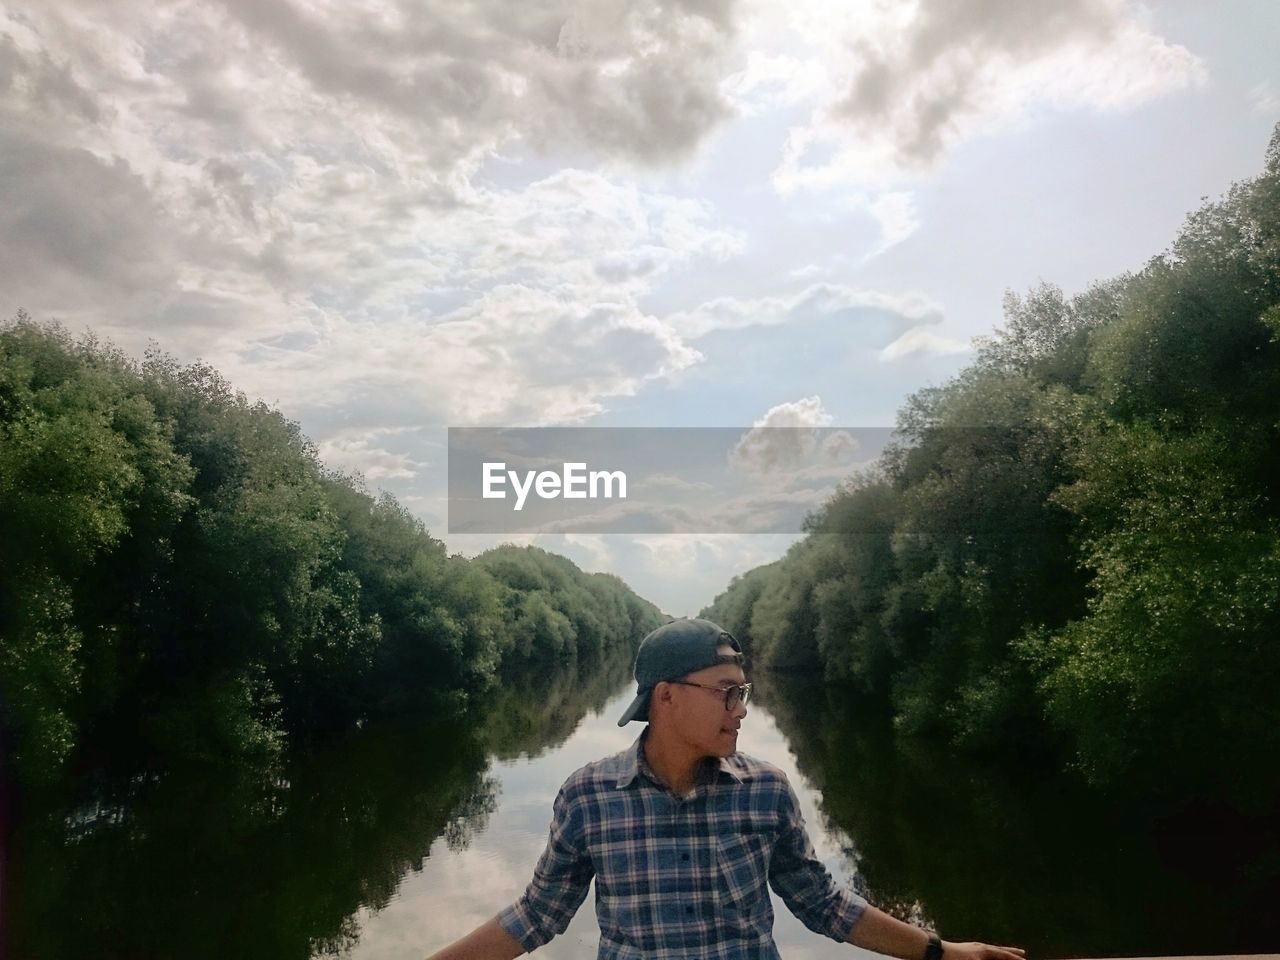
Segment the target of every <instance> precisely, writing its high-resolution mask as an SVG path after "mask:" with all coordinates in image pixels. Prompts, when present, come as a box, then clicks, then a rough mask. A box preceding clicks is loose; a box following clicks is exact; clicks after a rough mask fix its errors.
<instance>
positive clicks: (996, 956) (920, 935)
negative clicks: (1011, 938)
mask: <svg viewBox="0 0 1280 960" xmlns="http://www.w3.org/2000/svg"><path fill="white" fill-rule="evenodd" d="M848 940H849V942H850V943H852V944H853V945H854V946H856V947H862V948H863V949H864V950H871V951H873V952H875V953H883V954H884V955H885V956H888V957H899V958H901V960H922V958H923V957H924V948H925V947H926V946H927V945H928V943H929V934H928V933H926V932H925V931H924V930H921V929H920V928H919V927H914V926H912V925H911V924H909V923H903V922H902V921H901V920H899V919H898V918H897V917H893V916H890V915H889V914H887V913H885V912H884V911H883V910H878V909H876V908H875V907H872V906H868V907H867V908H866V909H865V910H864V911H863V912H862V916H861V918H859V920H858V922H857V923H856V924H854V927H853V929H852V930H851V931H849V937H848ZM1026 956H1027V952H1026V951H1025V950H1023V949H1022V948H1021V947H993V946H991V944H989V943H951V942H950V941H947V940H943V941H942V960H1026Z"/></svg>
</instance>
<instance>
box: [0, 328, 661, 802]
mask: <svg viewBox="0 0 1280 960" xmlns="http://www.w3.org/2000/svg"><path fill="white" fill-rule="evenodd" d="M0 531H2V532H3V533H2V535H0V739H2V740H3V743H0V747H3V748H4V750H5V751H6V752H7V753H8V754H9V755H10V756H11V757H12V759H13V761H14V762H15V763H16V765H17V768H18V770H19V772H20V774H21V775H22V776H23V778H24V779H26V780H28V781H35V780H40V779H45V778H48V777H50V776H53V775H55V774H56V773H57V772H58V771H59V770H60V769H63V768H64V767H65V764H66V762H67V761H68V759H69V758H71V757H72V756H73V755H74V753H75V751H76V750H77V748H79V749H80V750H81V751H82V753H83V754H84V755H85V756H91V755H92V756H96V755H99V754H106V755H112V754H113V753H115V752H117V751H119V750H123V749H133V750H136V751H137V752H138V753H139V755H146V756H151V757H153V758H154V757H159V758H162V759H163V758H169V759H173V758H177V757H182V758H195V759H201V758H203V759H207V760H216V759H221V758H237V757H239V758H247V757H254V756H258V757H263V756H273V755H278V754H279V752H280V750H281V749H282V747H283V745H284V744H285V743H286V742H287V740H288V739H289V738H290V737H297V736H301V735H307V734H311V733H314V732H319V731H336V730H342V729H346V728H350V727H353V726H357V725H360V724H363V723H364V722H366V721H371V720H377V719H386V718H391V717H400V716H404V715H406V714H415V713H430V714H431V715H433V716H436V715H439V714H440V713H441V712H442V711H444V712H455V711H457V710H459V709H460V708H462V707H463V706H464V705H465V704H466V703H467V702H468V701H469V700H470V699H473V698H474V696H475V695H476V694H478V693H481V692H483V691H485V690H486V689H488V688H490V687H492V686H493V685H494V683H495V681H496V679H497V678H498V677H499V675H500V673H501V671H503V670H504V669H507V670H514V669H521V668H522V665H527V664H528V663H530V662H534V661H536V662H545V661H553V662H567V661H573V660H577V659H579V658H595V657H600V656H602V655H603V654H605V653H606V652H608V651H610V650H616V649H617V648H619V647H620V646H621V647H625V648H626V650H627V651H630V650H632V649H633V648H634V645H635V644H636V643H638V641H639V639H640V637H641V636H643V635H644V634H645V633H646V632H647V631H648V630H650V629H652V628H653V627H654V626H656V625H657V624H658V623H660V622H661V619H662V618H661V616H660V613H659V611H658V610H657V609H656V608H655V607H654V606H653V605H652V604H650V603H648V602H647V601H644V600H642V599H641V598H639V597H637V596H636V595H635V594H634V593H632V592H631V591H630V590H629V589H628V588H627V587H626V585H625V584H623V583H622V581H620V580H619V579H618V578H616V577H613V576H610V575H603V574H592V575H588V574H585V573H583V572H582V571H581V570H579V569H578V568H577V567H576V566H574V565H573V564H572V563H571V562H569V561H568V560H566V559H564V558H562V557H558V556H554V555H551V554H548V553H546V552H545V551H542V550H538V549H536V548H532V547H530V548H516V547H511V546H504V547H500V548H498V549H495V550H491V551H489V552H487V553H485V554H482V555H481V556H479V557H477V558H475V559H474V560H468V559H466V558H463V557H461V556H458V555H454V556H449V555H448V554H447V552H446V550H445V547H444V544H443V543H442V542H441V541H439V540H437V539H435V538H433V537H431V536H430V535H429V533H428V532H427V530H426V529H425V528H424V526H423V524H422V523H421V521H419V520H417V519H416V518H415V517H413V516H412V515H411V514H410V513H409V512H408V511H407V510H406V509H405V508H404V507H403V506H401V505H400V504H399V503H397V502H396V501H395V499H393V498H392V497H390V496H389V495H385V494H384V495H382V496H377V497H375V496H373V495H372V494H370V493H369V492H368V491H367V490H366V489H365V488H364V486H363V483H362V482H361V481H360V480H359V478H355V477H350V476H346V475H343V474H340V473H336V472H333V471H331V470H327V469H325V468H324V466H323V465H322V464H321V463H320V461H319V459H318V458H317V454H316V449H315V447H314V446H313V445H312V443H311V442H310V441H309V440H307V439H306V437H304V436H303V435H302V434H301V432H300V431H299V428H298V425H297V424H295V423H292V422H290V421H289V420H287V419H285V418H284V417H283V416H282V415H281V414H280V413H279V412H278V411H276V410H274V409H271V408H270V407H268V406H266V405H265V404H263V403H260V402H258V403H255V402H250V401H249V400H248V399H247V398H246V397H245V396H244V395H243V394H242V393H238V392H236V391H235V390H233V389H232V387H231V385H230V384H228V383H227V382H226V381H225V380H224V379H223V378H222V377H221V376H219V375H218V374H217V373H216V372H215V371H214V370H212V369H211V368H209V367H208V366H205V365H202V364H195V365H182V364H179V363H178V362H176V361H175V360H174V359H173V358H172V357H169V356H167V355H164V354H161V353H159V352H155V351H152V352H149V353H148V354H147V356H146V357H145V359H144V360H143V361H141V362H137V361H134V360H133V359H131V358H129V357H128V356H126V355H124V354H123V353H121V352H120V351H118V350H116V349H114V348H112V347H109V346H107V345H104V344H102V343H100V342H97V341H96V340H94V339H93V338H85V339H74V338H72V337H71V336H69V335H68V334H67V333H66V332H65V331H64V330H62V329H61V328H59V327H57V326H53V325H42V324H38V323H36V322H34V321H32V320H31V319H30V318H29V317H27V316H26V315H24V314H19V316H18V317H17V318H15V319H14V320H12V321H7V322H4V323H3V324H0Z"/></svg>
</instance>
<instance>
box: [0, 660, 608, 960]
mask: <svg viewBox="0 0 1280 960" xmlns="http://www.w3.org/2000/svg"><path fill="white" fill-rule="evenodd" d="M630 666H631V664H630V658H629V654H628V655H623V656H615V657H613V658H610V659H607V660H601V659H587V658H584V660H583V661H582V662H581V663H579V664H576V665H573V666H570V667H567V668H562V669H560V670H545V669H543V670H538V669H529V670H527V671H525V672H524V673H522V674H521V675H519V676H517V677H512V678H510V679H509V680H508V681H507V682H506V683H505V684H504V686H503V687H502V689H501V690H500V691H499V692H498V693H497V694H495V695H494V696H493V698H492V699H491V701H490V702H487V703H485V704H482V705H480V707H479V709H478V710H477V711H476V716H473V717H472V718H471V720H470V722H469V723H466V724H461V723H460V724H456V725H451V726H448V727H445V726H433V727H424V728H419V729H406V728H380V729H366V730H364V731H362V732H360V733H358V734H355V735H353V736H352V737H350V738H349V739H348V740H346V741H345V742H343V743H341V744H339V745H337V746H333V747H330V748H328V749H325V750H315V751H312V752H310V753H307V754H302V755H296V756H294V757H292V758H289V759H288V760H287V761H286V762H285V763H284V764H283V765H281V766H279V767H265V766H264V767H258V768H246V767H229V766H228V767H223V768H218V769H210V768H208V767H202V768H200V769H187V770H175V771H172V772H170V773H169V774H167V775H166V776H163V777H154V776H148V775H142V776H134V777H132V778H123V777H122V778H119V779H115V780H111V779H104V780H102V781H100V782H98V783H96V784H94V785H91V786H90V785H82V787H81V789H80V791H79V794H78V796H76V797H72V796H61V797H55V796H53V795H52V794H49V793H46V794H44V795H42V796H40V797H38V798H37V797H35V796H34V795H32V796H30V797H28V798H26V800H25V802H24V803H25V809H27V810H29V811H35V810H41V811H45V812H44V813H42V814H39V815H37V814H34V813H29V814H28V815H27V816H25V818H24V820H23V822H22V825H21V827H20V828H19V830H18V831H17V833H16V834H15V836H14V845H13V848H12V858H11V861H10V864H9V868H10V873H9V875H10V876H12V877H15V878H16V877H21V883H17V884H14V885H13V889H12V895H11V899H10V901H9V904H8V905H9V907H10V908H11V909H10V917H11V918H12V920H11V944H10V945H11V948H12V949H13V953H14V955H15V956H31V957H41V958H49V960H56V958H60V957H81V956H91V955H94V956H101V957H105V958H110V957H129V958H131V960H132V958H141V957H153V956H166V957H167V956H183V957H205V956H208V957H215V956H216V957H220V958H221V957H225V956H236V957H246V958H253V957H263V958H266V957H271V958H290V957H297V958H305V957H310V956H314V955H330V956H333V955H341V954H343V953H348V952H350V950H351V949H352V947H353V946H354V945H355V944H356V943H357V942H358V940H359V937H360V928H359V924H358V922H357V920H356V915H357V913H358V911H359V910H360V909H361V908H365V909H368V910H370V911H373V912H377V911H379V910H381V909H382V908H384V907H385V906H386V905H387V904H388V903H389V902H390V901H391V899H392V897H393V896H394V895H395V892H396V890H397V889H398V888H399V886H400V884H401V883H402V882H403V880H404V878H405V876H406V875H408V874H410V873H418V872H420V871H421V870H422V869H423V864H424V861H425V860H426V858H427V857H428V856H429V853H430V850H431V847H432V844H433V843H434V842H435V841H436V840H437V839H440V840H442V841H443V843H444V844H445V846H446V847H447V848H448V849H449V850H451V851H455V852H456V851H460V850H462V849H464V848H465V847H466V846H467V845H468V844H469V843H470V842H471V840H472V838H473V837H474V836H476V835H477V834H478V833H480V832H482V831H483V830H484V829H485V828H486V826H487V824H488V818H489V816H490V815H491V814H492V813H493V811H494V810H495V809H496V807H497V802H498V781H497V779H496V778H495V777H493V776H491V775H489V774H488V773H487V766H488V755H489V754H493V755H496V756H498V757H500V758H507V757H513V756H519V755H526V756H537V755H539V754H541V753H542V752H544V751H545V750H546V749H548V748H549V747H551V746H554V745H558V744H560V743H562V742H563V741H564V740H565V739H566V738H567V737H568V736H569V734H570V733H572V732H573V730H574V728H575V727H576V726H577V725H578V723H579V722H580V721H581V720H582V718H583V716H584V715H585V714H586V713H587V712H588V711H589V710H599V709H600V708H602V707H603V706H604V704H605V702H606V701H607V700H608V699H609V697H610V696H612V695H613V694H615V693H616V691H617V689H618V688H619V686H621V684H622V683H623V682H625V680H626V677H627V674H628V671H629V670H630Z"/></svg>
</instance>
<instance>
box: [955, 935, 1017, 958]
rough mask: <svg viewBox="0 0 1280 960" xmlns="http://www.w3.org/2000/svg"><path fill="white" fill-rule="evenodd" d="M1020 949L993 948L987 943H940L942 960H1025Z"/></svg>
mask: <svg viewBox="0 0 1280 960" xmlns="http://www.w3.org/2000/svg"><path fill="white" fill-rule="evenodd" d="M1026 956H1027V951H1025V950H1023V949H1022V948H1021V947H993V946H992V945H991V944H989V943H974V942H969V943H952V942H951V941H949V940H943V941H942V960H1026Z"/></svg>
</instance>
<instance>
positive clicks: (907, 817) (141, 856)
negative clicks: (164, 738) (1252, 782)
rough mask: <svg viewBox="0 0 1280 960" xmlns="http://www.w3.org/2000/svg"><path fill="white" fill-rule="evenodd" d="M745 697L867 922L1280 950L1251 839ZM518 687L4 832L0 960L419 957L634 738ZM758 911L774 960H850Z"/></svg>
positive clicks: (522, 868)
mask: <svg viewBox="0 0 1280 960" xmlns="http://www.w3.org/2000/svg"><path fill="white" fill-rule="evenodd" d="M756 679H757V681H758V682H759V688H758V689H759V690H760V694H761V695H760V697H759V701H760V702H758V703H754V704H753V705H752V707H751V709H750V712H749V715H748V717H747V719H746V722H745V723H744V726H743V734H742V737H741V739H740V742H739V746H740V748H741V749H742V750H744V751H746V752H748V753H752V754H755V755H757V756H760V757H763V758H766V759H768V760H771V761H772V762H774V763H776V764H778V765H779V766H781V767H782V768H783V769H784V770H786V771H787V773H788V775H789V776H790V777H791V778H792V782H793V783H794V784H795V786H796V789H797V792H798V793H799V795H800V798H801V803H802V805H803V809H804V813H805V816H806V819H807V820H808V822H809V826H810V833H811V836H812V838H813V841H814V844H815V847H816V848H817V850H818V854H819V856H820V857H821V858H822V859H823V860H824V861H825V862H826V863H827V865H828V866H829V868H830V869H831V871H832V872H833V873H834V874H835V876H836V877H837V879H838V880H840V881H842V882H846V883H859V884H864V885H865V889H866V890H867V891H868V893H869V896H870V898H871V899H872V900H873V902H876V903H877V904H878V905H880V906H882V907H884V908H886V909H891V910H892V911H893V912H895V913H897V914H898V915H900V916H904V917H909V918H915V919H926V920H928V921H930V922H931V923H934V924H936V925H937V926H938V927H939V929H940V930H941V931H942V932H943V935H944V936H946V937H948V938H952V939H968V938H981V939H988V940H991V941H994V942H1006V943H1017V944H1022V945H1024V946H1026V947H1028V949H1029V950H1030V951H1031V952H1032V953H1033V955H1034V956H1041V957H1044V956H1071V955H1074V956H1082V955H1092V956H1118V955H1125V954H1130V955H1132V954H1148V955H1150V954H1189V953H1229V952H1236V951H1262V950H1267V949H1270V950H1276V949H1277V948H1280V935H1278V934H1277V921H1276V919H1274V914H1275V911H1274V909H1273V901H1274V897H1275V893H1276V891H1277V890H1280V868H1278V866H1277V863H1278V862H1280V857H1277V855H1276V844H1275V840H1274V837H1275V833H1274V830H1273V831H1271V833H1270V837H1271V839H1270V840H1268V841H1263V840H1261V839H1260V837H1259V835H1258V834H1257V831H1253V832H1246V831H1241V830H1239V829H1236V830H1230V829H1227V828H1226V827H1224V826H1222V825H1221V824H1220V823H1219V824H1218V825H1217V826H1215V827H1213V828H1212V829H1210V828H1208V827H1207V826H1206V825H1205V822H1204V821H1203V820H1199V819H1196V818H1190V817H1188V818H1184V819H1183V820H1181V821H1177V822H1169V823H1166V824H1164V825H1162V826H1161V827H1160V829H1158V830H1155V831H1153V830H1152V828H1151V824H1150V822H1149V820H1147V819H1144V817H1143V815H1142V812H1141V811H1137V810H1134V809H1131V808H1129V809H1125V808H1121V807H1116V806H1112V805H1110V804H1108V803H1107V802H1105V801H1102V800H1099V799H1098V798H1096V797H1090V796H1088V795H1085V794H1083V793H1082V792H1081V791H1080V790H1078V789H1077V788H1075V787H1073V786H1072V785H1071V784H1070V783H1069V782H1068V781H1065V780H1063V779H1062V778H1052V779H1046V778H1045V777H1043V776H1032V775H1029V774H1027V773H1025V772H1020V771H1016V770H1008V769H1003V770H1002V769H999V768H993V767H980V766H976V765H974V764H973V763H972V762H960V761H958V760H957V759H956V758H953V757H949V756H947V755H946V753H945V752H943V751H929V750H927V749H923V748H921V747H919V746H918V745H917V746H915V747H911V746H904V745H902V744H900V743H895V741H894V738H893V737H892V734H891V731H889V730H887V729H886V728H885V727H884V726H883V724H881V723H878V722H876V721H874V720H873V719H870V718H867V717H859V716H857V715H855V714H853V713H851V712H849V711H848V710H847V709H846V707H845V706H844V705H843V704H841V703H839V702H835V701H833V700H831V699H830V698H829V695H828V694H826V693H825V692H824V691H823V690H822V689H821V688H819V687H816V686H814V685H813V684H811V683H809V684H806V683H797V682H794V681H791V682H783V681H781V680H772V681H771V680H769V679H768V678H759V677H758V678H756ZM521 686H522V687H523V689H508V690H507V691H505V692H504V694H503V695H502V696H500V697H498V698H497V699H496V701H495V702H494V703H493V704H491V705H490V709H489V712H488V714H487V719H486V720H485V721H484V722H482V723H476V724H473V725H471V726H469V727H465V728H463V727H457V728H450V729H441V728H438V727H437V728H426V727H423V728H417V729H404V730H394V731H388V730H380V731H376V732H375V731H365V732H363V733H362V734H361V735H359V736H358V737H355V738H353V739H352V740H351V741H350V742H348V743H346V744H344V745H343V746H341V747H339V748H333V749H328V750H324V751H313V752H311V753H309V754H308V755H306V756H300V757H295V758H293V760H291V761H290V763H289V764H288V766H287V767H286V768H285V769H284V770H281V771H273V772H272V774H271V776H268V777H266V778H265V779H264V777H263V776H262V772H261V771H257V772H254V771H238V772H236V773H230V772H225V771H224V772H222V773H220V774H219V775H218V776H216V777H213V776H210V775H209V773H208V772H207V771H204V772H200V773H196V772H191V773H189V774H187V775H180V774H178V775H171V776H168V777H166V778H164V779H160V780H155V779H150V778H146V777H135V778H134V779H132V780H129V781H125V782H116V783H101V784H98V785H97V786H96V787H95V788H94V789H93V791H92V797H91V799H86V797H85V796H83V795H82V796H81V797H80V798H79V800H78V801H77V802H76V803H75V804H74V805H71V806H67V807H62V808H57V809H53V810H45V811H42V812H41V813H39V814H37V813H35V812H34V811H32V812H28V813H26V814H24V817H23V820H22V821H21V823H20V825H19V828H18V830H17V832H16V834H15V836H14V838H13V846H12V851H11V859H10V863H9V880H10V893H11V897H12V899H10V901H9V907H10V911H11V913H10V918H9V919H10V922H11V948H12V954H13V956H15V957H32V958H41V960H44V958H48V960H55V958H62V957H87V956H96V957H129V958H146V957H215V956H216V957H226V956H235V957H263V958H266V957H272V958H291V957H297V958H309V957H322V956H342V957H352V958H361V960H392V958H396V960H399V958H422V957H424V956H425V955H426V954H428V953H430V952H431V951H432V950H434V949H436V948H437V947H439V946H441V945H443V944H445V943H447V942H449V941H451V940H452V939H454V938H456V937H458V936H461V935H462V934H464V933H466V932H467V931H468V930H470V929H471V928H473V927H474V926H476V925H477V924H479V923H481V922H482V921H484V920H485V919H487V918H488V917H490V916H492V915H493V914H494V913H496V912H497V911H498V910H499V909H501V908H502V907H503V906H505V905H506V904H507V903H509V902H510V901H511V900H513V899H514V898H515V897H516V896H518V895H519V893H520V892H521V891H522V890H523V888H524V886H525V884H526V883H527V882H528V878H529V874H530V871H531V869H532V867H533V864H534V862H535V860H536V859H537V857H538V855H539V853H540V852H541V849H542V845H543V843H544V841H545V838H546V831H547V824H548V821H549V818H550V810H551V802H552V800H553V798H554V796H555V793H556V790H557V789H558V787H559V785H560V783H561V782H562V781H563V780H564V778H565V777H566V776H568V774H569V773H570V772H572V771H573V770H574V769H576V768H577V767H578V766H580V765H582V764H583V763H585V762H587V761H588V760H592V759H596V758H598V757H601V756H603V755H606V754H608V753H612V752H614V751H617V750H621V749H623V748H625V747H626V746H628V745H629V744H630V743H631V742H632V740H633V739H634V738H635V736H636V735H637V734H638V733H639V729H640V727H639V725H637V724H632V725H630V727H629V728H627V729H620V728H618V727H617V726H616V724H615V720H616V717H617V716H618V714H619V713H621V711H622V709H623V707H624V706H625V703H626V702H627V700H628V698H629V697H630V690H629V688H628V687H627V685H626V680H625V665H622V666H615V667H614V668H611V669H608V670H597V671H594V672H593V673H592V674H591V675H590V676H566V675H560V676H558V677H555V678H535V677H529V678H525V680H524V681H523V682H522V684H521ZM801 704H803V707H801ZM28 806H30V804H28ZM1237 826H1238V825H1237ZM775 909H776V912H777V916H778V921H777V926H776V928H775V932H776V937H777V940H778V944H779V947H780V949H781V952H782V954H783V956H785V957H788V958H801V960H804V958H822V957H836V956H841V957H849V956H852V955H853V954H851V953H850V952H849V950H850V948H849V947H847V946H841V945H838V944H836V943H834V942H831V941H828V940H824V939H822V938H820V937H817V936H815V935H814V934H812V933H810V932H809V931H808V930H806V929H805V928H804V927H802V926H801V925H800V924H799V922H798V921H796V920H795V919H794V918H793V917H792V916H791V915H790V914H789V913H788V912H787V910H786V908H785V907H784V906H782V904H781V903H777V902H775ZM596 938H597V929H596V924H595V914H594V908H593V897H592V896H589V897H588V899H587V901H586V903H584V904H583V907H582V909H581V910H580V911H579V913H578V916H577V917H576V918H575V920H574V922H573V924H572V925H571V926H570V927H569V930H568V932H567V933H566V934H565V935H564V936H563V937H561V938H558V939H557V940H555V941H553V942H552V943H551V944H550V945H548V946H547V947H544V948H543V949H542V950H540V951H539V952H538V954H537V955H538V956H542V957H546V958H561V960H571V958H573V960H576V958H591V957H594V956H595V947H596Z"/></svg>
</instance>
